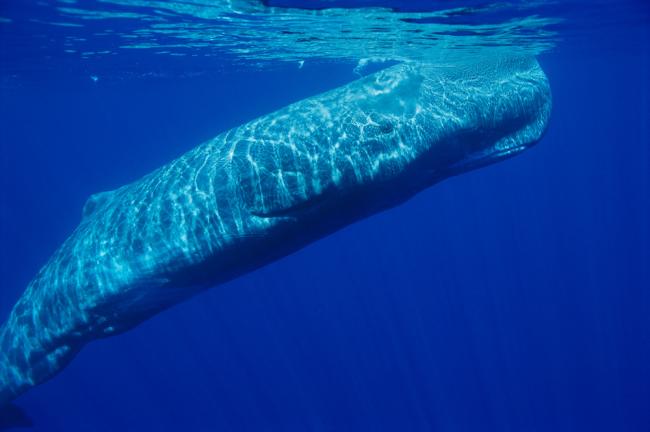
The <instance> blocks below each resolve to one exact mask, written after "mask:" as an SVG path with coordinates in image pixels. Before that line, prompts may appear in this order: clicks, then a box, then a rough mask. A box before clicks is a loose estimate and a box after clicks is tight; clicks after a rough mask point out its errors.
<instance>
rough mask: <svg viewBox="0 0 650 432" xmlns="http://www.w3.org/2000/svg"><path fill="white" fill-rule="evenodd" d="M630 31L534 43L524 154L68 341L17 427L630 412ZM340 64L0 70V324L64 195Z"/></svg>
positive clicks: (639, 235)
mask: <svg viewBox="0 0 650 432" xmlns="http://www.w3.org/2000/svg"><path fill="white" fill-rule="evenodd" d="M639 34H640V35H641V36H643V35H645V36H647V35H648V32H647V31H640V32H639ZM645 41H646V42H643V39H641V43H640V42H639V40H638V39H637V40H636V41H635V46H634V48H630V49H618V48H616V49H614V48H611V49H609V50H607V51H606V52H604V53H601V54H599V55H596V54H595V53H596V51H597V50H595V49H593V46H592V45H589V41H588V40H583V41H581V42H580V43H576V44H574V45H573V46H571V47H565V48H564V49H563V48H562V47H560V48H558V49H556V50H555V51H554V52H552V53H550V54H546V55H544V56H543V57H542V58H541V63H542V65H543V67H544V68H545V70H546V71H547V74H548V76H549V78H550V80H551V85H552V89H553V95H554V96H553V97H554V110H553V116H552V120H551V124H550V128H549V130H548V133H547V134H546V136H545V138H544V139H543V140H542V141H541V142H540V143H539V145H537V146H536V147H534V148H533V149H531V150H529V151H527V152H526V153H524V154H522V155H520V156H517V157H516V158H513V159H511V160H508V161H505V162H503V163H500V164H498V165H494V166H491V167H488V168H485V169H482V170H479V171H476V172H472V173H468V174H465V175H463V176H460V177H457V178H453V179H449V180H447V181H445V182H443V183H441V184H439V185H437V186H435V187H433V188H431V189H430V190H427V191H425V192H424V193H422V194H420V195H419V196H417V197H416V198H415V199H413V200H411V201H410V202H408V203H407V204H405V205H402V206H401V207H399V208H396V209H393V210H390V211H388V212H385V213H382V214H380V215H377V216H374V217H372V218H370V219H367V220H364V221H362V222H360V223H357V224H355V225H353V226H350V227H348V228H346V229H344V230H342V231H340V232H338V233H336V234H334V235H332V236H330V237H328V238H326V239H323V240H321V241H319V242H317V243H315V244H313V245H311V246H309V247H308V248H306V249H304V250H302V251H300V252H299V253H296V254H294V255H292V256H290V257H288V258H285V259H283V260H281V261H279V262H277V263H274V264H273V265H270V266H268V267H266V268H264V269H262V270H259V271H257V272H254V273H252V274H249V275H246V276H244V277H242V278H240V279H238V280H236V281H234V282H232V283H229V284H226V285H223V286H220V287H218V288H215V289H213V290H211V291H209V292H206V293H204V294H201V295H199V296H197V297H196V298H194V299H192V300H190V301H188V302H186V303H184V304H182V305H179V306H177V307H175V308H173V309H171V310H169V311H167V312H165V313H163V314H161V315H160V316H157V317H155V318H154V319H152V320H150V321H148V322H146V323H144V324H143V325H141V326H140V327H138V328H136V329H135V330H133V331H131V332H129V333H127V334H124V335H122V336H119V337H116V338H112V339H107V340H103V341H98V342H95V343H92V344H90V345H89V346H88V347H87V348H86V349H84V350H83V351H82V352H81V354H80V355H79V356H78V357H77V359H76V360H75V361H74V362H73V363H72V364H71V365H70V366H69V367H68V368H67V369H66V370H65V371H64V372H63V373H62V374H60V375H59V376H57V377H56V378H55V379H53V380H52V381H50V382H49V383H47V384H45V385H42V386H40V387H37V388H35V389H33V390H32V391H30V392H29V393H27V394H26V395H24V396H23V397H21V398H20V399H18V400H17V403H18V404H19V405H20V406H21V407H23V408H24V409H25V411H26V412H28V413H29V414H30V415H31V417H32V419H33V420H34V422H35V424H36V428H35V430H38V431H66V432H67V431H88V430H92V431H117V430H124V431H144V430H155V431H180V430H189V431H201V430H222V431H359V430H362V431H371V430H372V431H380V430H386V431H396V430H403V431H432V430H435V431H476V430H494V431H549V430H554V431H578V430H590V431H644V432H645V431H648V430H650V270H649V267H650V250H649V249H650V148H649V147H650V132H649V127H648V126H649V124H650V122H649V119H650V96H649V95H650V88H649V84H648V77H649V76H650V57H649V54H648V45H647V39H646V40H645ZM581 43H583V44H587V45H580V44H581ZM353 66H354V65H352V64H345V63H344V64H320V65H318V64H310V63H309V62H308V63H307V64H306V66H305V67H304V68H303V69H297V68H296V67H295V65H287V66H285V67H277V68H275V69H273V70H257V71H255V70H244V69H237V70H229V69H228V68H227V67H225V68H215V69H214V70H211V71H208V72H207V73H205V74H203V75H201V76H197V77H191V78H190V77H182V78H169V77H166V78H152V77H149V78H140V79H135V78H131V79H119V80H118V79H111V77H110V74H108V75H107V76H104V75H102V73H101V72H102V71H99V72H98V71H93V70H89V71H88V73H87V74H85V75H84V74H81V73H79V72H78V71H76V73H75V74H72V75H71V76H68V77H66V76H64V75H63V74H60V73H59V74H55V73H52V74H51V75H47V74H44V75H43V76H40V77H35V76H32V77H30V78H29V79H25V80H11V81H9V82H8V84H7V83H6V84H5V85H4V86H3V87H2V88H1V89H0V92H1V94H0V96H1V97H0V141H1V144H0V145H1V147H0V150H1V154H0V155H1V159H0V186H1V189H0V199H1V202H0V317H1V318H0V319H4V318H5V317H6V316H7V314H8V312H9V310H10V308H11V306H12V305H13V303H14V302H15V301H16V299H17V298H18V296H19V295H20V293H21V292H22V290H23V289H24V287H25V286H26V284H27V283H28V282H29V280H30V279H31V277H33V275H34V274H35V273H36V271H37V270H38V269H39V268H40V266H41V265H43V263H44V262H45V261H46V259H47V258H48V257H49V255H50V254H51V253H52V252H53V251H54V249H55V248H56V247H58V245H59V244H60V243H61V242H62V241H63V240H64V239H65V238H66V237H67V235H68V234H69V233H70V232H71V231H72V229H73V228H74V227H75V226H76V224H77V223H78V220H79V217H80V213H81V207H82V205H83V203H84V201H85V199H86V198H87V196H88V195H90V194H91V193H94V192H98V191H101V190H107V189H112V188H115V187H117V186H120V185H122V184H124V183H127V182H130V181H133V180H134V179H136V178H138V177H139V176H141V175H143V174H145V173H147V172H149V171H151V170H152V169H154V168H156V167H158V166H160V165H161V164H163V163H165V162H167V161H169V160H171V159H172V158H174V157H176V156H178V155H180V154H182V153H183V152H184V151H186V150H188V149H190V148H191V147H193V146H194V145H196V144H198V143H200V142H201V141H203V140H205V139H208V138H211V137H212V136H214V135H216V134H217V133H219V132H221V131H223V130H225V129H227V128H230V127H232V126H236V125H238V124H240V123H242V122H244V121H246V120H249V119H251V118H253V117H255V116H257V115H261V114H264V113H267V112H269V111H271V110H273V109H275V108H279V107H281V106H283V105H286V104H287V103H289V102H292V101H295V100H299V99H301V98H303V97H306V96H309V95H312V94H314V93H317V92H320V91H323V90H326V89H328V88H331V87H334V86H336V85H339V84H342V83H344V82H346V81H349V80H351V79H353V78H354V77H355V76H354V75H353V73H352V68H353ZM218 69H224V70H218ZM91 74H97V75H98V76H99V78H100V79H99V81H97V82H96V83H94V82H92V80H91V79H90V78H89V76H90V75H91Z"/></svg>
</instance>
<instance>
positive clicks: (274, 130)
mask: <svg viewBox="0 0 650 432" xmlns="http://www.w3.org/2000/svg"><path fill="white" fill-rule="evenodd" d="M550 107H551V95H550V89H549V85H548V82H547V79H546V77H545V75H544V73H543V71H542V70H541V68H540V67H539V65H538V63H537V61H536V60H535V59H533V58H507V59H499V60H494V61H486V62H479V63H475V64H467V65H455V66H453V67H452V66H448V67H442V66H433V65H426V64H401V65H397V66H393V67H391V68H388V69H386V70H384V71H381V72H378V73H376V74H374V75H370V76H368V77H365V78H363V79H360V80H358V81H355V82H352V83H350V84H348V85H345V86H343V87H340V88H337V89H334V90H331V91H329V92H326V93H324V94H321V95H318V96H314V97H312V98H308V99H305V100H303V101H300V102H297V103H295V104H292V105H290V106H288V107H286V108H283V109H281V110H279V111H277V112H274V113H271V114H269V115H266V116H263V117H260V118H258V119H256V120H253V121H251V122H249V123H247V124H244V125H242V126H240V127H238V128H235V129H232V130H230V131H227V132H225V133H222V134H221V135H219V136H217V137H216V138H214V139H212V140H210V141H208V142H206V143H204V144H202V145H200V146H198V147H196V148H195V149H193V150H191V151H189V152H188V153H186V154H185V155H183V156H181V157H180V158H178V159H176V160H174V161H173V162H171V163H169V164H168V165H166V166H164V167H162V168H160V169H158V170H156V171H154V172H153V173H151V174H149V175H147V176H145V177H143V178H142V179H140V180H138V181H135V182H133V183H131V184H128V185H126V186H123V187H121V188H119V189H116V190H114V191H110V192H103V193H100V194H96V195H93V196H91V197H90V198H89V199H88V202H87V203H86V205H85V206H84V209H83V212H82V213H83V215H82V219H81V222H80V224H79V226H78V227H77V228H76V230H75V231H74V232H73V233H72V235H71V236H70V237H69V238H68V239H67V240H66V241H65V242H64V243H63V245H62V246H61V247H60V248H59V249H58V250H57V251H56V252H55V253H54V254H53V256H52V257H51V259H50V260H49V262H48V263H47V264H46V265H45V266H44V267H43V268H42V269H41V270H40V271H39V273H38V274H37V275H36V277H35V278H34V280H32V282H30V284H29V285H28V287H27V289H26V291H25V293H24V294H23V296H22V297H21V298H20V299H19V300H18V302H17V304H16V306H15V307H14V309H13V310H12V312H11V314H10V316H9V319H8V321H7V323H6V324H5V325H4V327H2V329H0V406H1V405H3V404H6V403H8V402H9V401H11V400H12V399H14V398H15V397H16V396H17V395H19V394H21V393H22V392H24V391H25V390H27V389H29V388H30V387H32V386H34V385H37V384H39V383H41V382H43V381H45V380H47V379H48V378H50V377H51V376H53V375H54V374H56V373H57V372H58V371H60V370H61V369H62V368H63V367H64V366H65V365H66V364H67V362H69V361H70V360H71V359H72V358H73V357H74V355H75V354H76V353H77V352H78V350H79V349H80V348H81V347H83V345H84V344H85V343H87V342H89V341H91V340H93V339H96V338H100V337H105V336H110V335H114V334H117V333H120V332H122V331H125V330H127V329H129V328H131V327H133V326H135V325H137V324H138V323H140V322H142V321H143V320H145V319H146V318H148V317H150V316H151V315H153V314H156V313H158V312H160V311H161V310H163V309H165V308H167V307H169V306H171V305H173V304H176V303H178V302H180V301H182V300H184V299H186V298H188V297H189V296H191V295H193V294H195V293H196V292H198V291H200V290H202V289H204V288H207V287H210V286H214V285H216V284H219V283H222V282H225V281H227V280H229V279H232V278H234V277H237V276H238V275H241V274H243V273H245V272H248V271H250V270H253V269H255V268H257V267H259V266H262V265H264V264H266V263H268V262H271V261H273V260H275V259H277V258H279V257H282V256H284V255H286V254H288V253H291V252H293V251H295V250H297V249H299V248H301V247H303V246H304V245H306V244H308V243H310V242H311V241H314V240H316V239H318V238H320V237H322V236H324V235H327V234H328V233H330V232H332V231H334V230H336V229H339V228H341V227H343V226H345V225H347V224H350V223H352V222H354V221H356V220H358V219H360V218H363V217H365V216H367V215H370V214H372V213H375V212H377V211H380V210H383V209H386V208H389V207H392V206H394V205H396V204H398V203H400V202H402V201H405V200H406V199H408V198H410V197H411V196H413V195H414V194H416V193H417V192H419V191H421V190H423V189H424V188H426V187H428V186H430V185H432V184H434V183H435V182H437V181H440V180H442V179H444V178H446V177H448V176H450V175H455V174H458V173H461V172H463V171H466V170H468V169H472V168H475V167H478V166H482V165H485V164H487V163H492V162H495V161H498V160H501V159H503V158H505V157H509V156H512V155H514V154H516V153H518V152H520V151H522V150H523V149H525V148H527V147H528V146H530V145H532V144H534V143H535V142H536V141H538V140H539V139H540V137H541V136H542V134H543V132H544V130H545V128H546V125H547V122H548V118H549V115H550Z"/></svg>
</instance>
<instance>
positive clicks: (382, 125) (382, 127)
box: [379, 120, 393, 134]
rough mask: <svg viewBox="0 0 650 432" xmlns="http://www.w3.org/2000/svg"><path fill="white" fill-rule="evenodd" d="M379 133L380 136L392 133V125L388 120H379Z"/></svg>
mask: <svg viewBox="0 0 650 432" xmlns="http://www.w3.org/2000/svg"><path fill="white" fill-rule="evenodd" d="M379 131H380V132H381V133H382V134H389V133H391V132H393V123H391V122H390V121H388V120H381V121H380V122H379Z"/></svg>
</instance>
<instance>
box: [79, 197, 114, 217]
mask: <svg viewBox="0 0 650 432" xmlns="http://www.w3.org/2000/svg"><path fill="white" fill-rule="evenodd" d="M114 192H115V191H106V192H98V193H96V194H92V195H91V196H89V197H88V199H87V200H86V203H85V204H84V207H83V210H82V211H81V216H82V219H85V218H87V217H89V216H91V215H93V214H94V213H95V212H96V211H97V209H98V208H99V207H101V206H102V205H103V204H104V203H105V202H106V201H108V200H109V198H110V197H111V196H113V193H114Z"/></svg>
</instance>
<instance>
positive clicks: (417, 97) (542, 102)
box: [359, 57, 551, 189]
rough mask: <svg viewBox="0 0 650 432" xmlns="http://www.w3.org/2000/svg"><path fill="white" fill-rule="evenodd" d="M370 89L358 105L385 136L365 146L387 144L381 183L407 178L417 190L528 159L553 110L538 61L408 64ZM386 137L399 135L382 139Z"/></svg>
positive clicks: (381, 152) (379, 77) (377, 158)
mask: <svg viewBox="0 0 650 432" xmlns="http://www.w3.org/2000/svg"><path fill="white" fill-rule="evenodd" d="M367 87H369V88H366V89H364V91H363V96H362V97H361V99H364V98H366V100H363V101H362V102H361V103H359V106H360V108H361V109H365V110H366V112H367V113H369V114H368V119H369V120H367V122H368V123H375V124H376V129H377V130H379V131H380V132H378V133H377V136H371V137H370V138H369V139H368V138H367V137H366V139H365V142H364V140H362V142H361V144H360V145H362V146H363V145H365V146H367V144H368V143H371V144H372V143H373V142H374V141H381V142H382V143H384V145H383V146H378V147H377V152H376V153H375V154H373V155H372V157H373V158H374V162H375V163H376V165H377V166H379V167H381V168H382V170H383V172H382V170H377V173H378V177H379V178H381V179H390V178H395V177H398V178H408V179H409V182H410V183H413V184H415V186H414V187H416V188H417V189H422V188H424V187H426V186H429V185H430V184H432V183H435V182H437V181H440V180H442V179H444V178H447V177H449V176H453V175H458V174H461V173H463V172H466V171H469V170H472V169H476V168H480V167H482V166H485V165H489V164H492V163H495V162H498V161H501V160H503V159H506V158H510V157H512V156H514V155H516V154H519V153H521V152H522V151H524V150H525V149H527V148H529V147H531V146H533V145H534V144H535V143H537V142H538V141H539V140H540V139H541V137H542V136H543V134H544V132H545V130H546V127H547V125H548V120H549V117H550V112H551V91H550V86H549V83H548V79H547V78H546V75H545V74H544V72H543V71H542V69H541V67H540V66H539V64H538V62H537V60H536V59H535V58H533V57H521V58H520V57H514V58H499V59H485V60H483V61H473V62H471V63H467V64H454V65H442V66H441V65H432V64H422V63H418V64H402V65H398V66H395V67H393V68H389V69H386V70H384V71H381V72H379V73H378V74H376V75H375V76H374V77H371V78H370V79H369V80H368V83H367ZM368 95H370V96H368ZM375 114H376V119H375V120H373V116H375ZM381 131H383V134H384V135H386V134H387V135H392V137H387V136H384V137H382V138H381V139H379V138H378V135H380V134H381ZM370 147H371V148H372V146H370Z"/></svg>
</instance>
